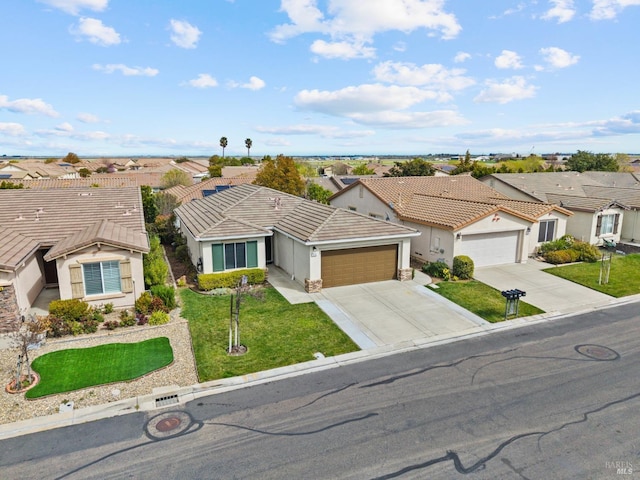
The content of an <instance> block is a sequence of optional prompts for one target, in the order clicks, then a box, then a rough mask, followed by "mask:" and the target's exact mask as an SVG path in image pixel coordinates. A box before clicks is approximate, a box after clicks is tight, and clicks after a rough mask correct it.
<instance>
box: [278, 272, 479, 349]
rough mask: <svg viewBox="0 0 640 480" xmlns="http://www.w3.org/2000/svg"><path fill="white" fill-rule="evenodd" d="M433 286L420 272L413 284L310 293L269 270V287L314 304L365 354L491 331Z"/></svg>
mask: <svg viewBox="0 0 640 480" xmlns="http://www.w3.org/2000/svg"><path fill="white" fill-rule="evenodd" d="M430 281H431V279H430V278H429V277H427V276H426V275H423V274H422V273H420V272H416V278H415V279H414V280H409V281H405V282H398V281H396V280H388V281H384V282H373V283H363V284H359V285H349V286H345V287H332V288H325V289H323V290H322V291H321V292H320V293H313V294H309V293H306V292H305V291H304V289H303V288H302V286H301V285H299V284H298V283H296V282H293V281H291V279H289V278H288V277H287V276H286V275H285V274H284V272H282V271H281V270H279V269H277V268H273V267H272V268H270V269H269V283H271V284H272V285H273V286H274V287H275V288H276V289H277V290H278V291H279V292H280V293H281V294H282V295H283V296H284V297H285V298H286V299H287V300H289V302H291V303H307V302H315V303H316V304H318V306H319V307H320V308H321V309H322V310H323V311H324V312H325V313H326V314H327V315H329V317H331V319H332V320H333V321H334V322H335V323H336V324H337V325H338V326H339V327H340V328H341V329H342V330H343V331H344V332H345V333H347V335H349V337H351V339H352V340H353V341H354V342H355V343H356V344H357V345H358V346H359V347H360V348H362V349H366V348H372V347H379V346H383V345H392V344H398V343H402V342H407V341H415V340H419V339H424V338H428V337H434V336H436V335H460V334H464V333H472V332H474V331H479V330H483V329H485V328H487V325H488V323H487V322H485V321H484V320H483V319H481V318H480V317H478V316H476V315H474V314H472V313H471V312H468V311H467V310H464V309H463V308H461V307H459V306H458V305H456V304H455V303H453V302H450V301H449V300H447V299H445V298H443V297H441V296H440V295H438V294H437V293H434V292H433V291H431V290H430V289H428V288H427V287H425V286H424V285H425V284H427V283H430Z"/></svg>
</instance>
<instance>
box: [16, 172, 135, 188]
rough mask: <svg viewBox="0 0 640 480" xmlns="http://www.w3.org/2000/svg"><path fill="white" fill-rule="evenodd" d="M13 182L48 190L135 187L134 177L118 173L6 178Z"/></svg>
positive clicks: (25, 186)
mask: <svg viewBox="0 0 640 480" xmlns="http://www.w3.org/2000/svg"><path fill="white" fill-rule="evenodd" d="M7 181H10V182H11V183H14V184H20V183H21V184H22V185H23V186H24V188H34V189H39V190H48V189H52V188H74V187H91V186H98V187H111V188H114V187H135V186H136V185H137V182H136V181H135V179H134V178H131V177H123V176H118V175H105V176H101V175H92V176H90V177H86V178H66V179H61V178H39V179H35V180H7Z"/></svg>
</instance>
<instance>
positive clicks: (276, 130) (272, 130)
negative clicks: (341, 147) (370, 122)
mask: <svg viewBox="0 0 640 480" xmlns="http://www.w3.org/2000/svg"><path fill="white" fill-rule="evenodd" d="M256 130H257V131H259V132H262V133H269V134H272V135H318V136H321V137H324V138H361V137H370V136H372V135H375V132H374V131H373V130H345V129H344V128H339V127H335V126H329V125H304V124H303V125H291V126H287V127H263V126H259V127H256Z"/></svg>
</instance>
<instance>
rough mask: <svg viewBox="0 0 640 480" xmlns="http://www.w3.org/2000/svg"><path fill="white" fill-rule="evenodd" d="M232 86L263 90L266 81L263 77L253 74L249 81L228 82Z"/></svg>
mask: <svg viewBox="0 0 640 480" xmlns="http://www.w3.org/2000/svg"><path fill="white" fill-rule="evenodd" d="M228 85H229V87H230V88H246V89H247V90H262V89H263V88H264V87H265V86H266V83H265V82H264V80H262V79H261V78H258V77H255V76H252V77H250V78H249V81H248V82H247V83H238V82H234V81H230V82H229V83H228Z"/></svg>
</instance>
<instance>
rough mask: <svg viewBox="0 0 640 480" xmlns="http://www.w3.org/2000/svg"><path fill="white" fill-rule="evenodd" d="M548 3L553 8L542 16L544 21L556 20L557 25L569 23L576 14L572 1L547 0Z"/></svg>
mask: <svg viewBox="0 0 640 480" xmlns="http://www.w3.org/2000/svg"><path fill="white" fill-rule="evenodd" d="M549 3H550V4H552V5H553V7H551V8H550V9H549V10H547V12H546V13H545V14H544V15H543V16H542V18H543V19H544V20H554V19H557V20H558V23H565V22H568V21H570V20H571V19H572V18H573V16H574V15H575V14H576V9H575V5H574V3H573V0H549Z"/></svg>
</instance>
